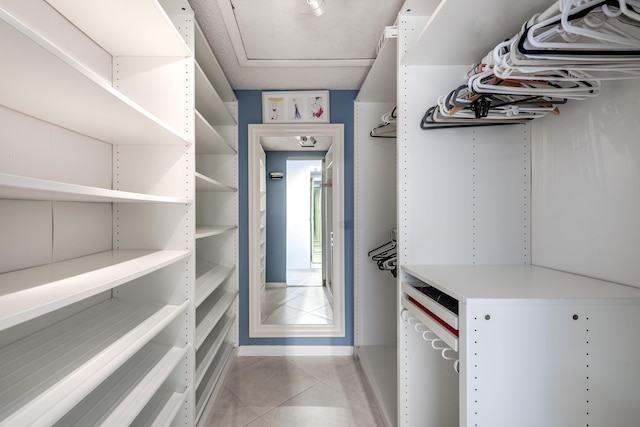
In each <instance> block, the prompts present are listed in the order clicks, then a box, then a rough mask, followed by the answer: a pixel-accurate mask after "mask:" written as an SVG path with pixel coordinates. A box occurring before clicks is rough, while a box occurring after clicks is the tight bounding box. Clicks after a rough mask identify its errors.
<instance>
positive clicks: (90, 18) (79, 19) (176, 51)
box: [46, 0, 191, 56]
mask: <svg viewBox="0 0 640 427" xmlns="http://www.w3.org/2000/svg"><path fill="white" fill-rule="evenodd" d="M46 1H47V3H49V4H50V5H51V6H53V7H54V8H55V9H56V10H58V11H59V12H60V13H61V14H62V15H64V16H65V17H66V18H67V19H68V20H69V21H71V22H72V23H73V24H74V25H75V26H76V27H78V28H79V29H81V30H82V31H83V32H84V33H85V34H87V35H88V36H89V37H91V38H92V39H93V40H94V41H95V42H96V43H98V44H99V45H100V46H101V47H102V48H103V49H104V50H106V51H107V52H109V53H110V54H111V55H112V56H188V55H190V54H191V51H190V49H189V47H188V46H187V44H186V43H185V42H184V40H183V39H182V37H181V36H180V33H178V30H177V29H176V28H175V26H174V25H173V23H172V22H171V20H170V19H169V17H168V16H167V14H166V12H165V11H164V10H163V9H162V7H161V6H160V3H158V2H157V1H139V2H131V1H129V0H97V1H96V0H93V1H91V2H77V1H74V0H46ZM123 10H126V11H127V12H126V13H123V12H122V11H123ZM114 22H117V23H118V24H117V31H114Z"/></svg>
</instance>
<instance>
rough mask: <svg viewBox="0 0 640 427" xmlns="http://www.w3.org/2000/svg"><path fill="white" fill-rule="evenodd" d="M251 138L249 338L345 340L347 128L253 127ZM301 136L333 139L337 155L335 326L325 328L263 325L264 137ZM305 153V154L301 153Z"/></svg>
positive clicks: (334, 171) (334, 235) (305, 325)
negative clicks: (262, 227)
mask: <svg viewBox="0 0 640 427" xmlns="http://www.w3.org/2000/svg"><path fill="white" fill-rule="evenodd" d="M248 130H249V135H248V145H249V146H248V163H249V165H248V166H249V168H248V172H249V176H248V179H249V181H248V191H249V338H266V337H269V338H279V337H344V336H345V317H346V313H345V272H344V261H345V253H344V238H345V229H344V228H345V221H344V125H343V124H313V123H310V124H294V125H286V124H250V125H249V129H248ZM299 135H314V136H327V137H331V138H332V151H333V164H332V169H333V180H332V190H333V191H332V202H333V209H332V215H333V224H334V234H333V254H334V259H333V277H332V278H333V323H331V324H324V325H312V324H303V325H276V324H273V325H272V324H263V323H262V318H261V317H262V315H261V304H260V302H261V294H260V292H261V289H260V215H259V211H260V150H259V147H260V146H261V145H262V143H261V139H262V137H276V136H283V137H293V136H299ZM301 153H303V151H301Z"/></svg>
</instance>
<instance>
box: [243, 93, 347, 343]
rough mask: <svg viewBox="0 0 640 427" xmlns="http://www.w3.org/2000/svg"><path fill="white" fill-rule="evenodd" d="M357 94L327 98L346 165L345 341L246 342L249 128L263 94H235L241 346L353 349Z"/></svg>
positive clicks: (257, 119) (259, 116) (257, 120)
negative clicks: (341, 136) (341, 139)
mask: <svg viewBox="0 0 640 427" xmlns="http://www.w3.org/2000/svg"><path fill="white" fill-rule="evenodd" d="M357 93H358V92H357V91H352V90H337V91H331V92H330V94H329V98H330V104H329V107H330V108H329V111H330V114H331V117H330V121H331V123H343V124H344V162H345V171H344V178H345V189H344V190H345V195H344V209H345V212H344V214H345V308H346V317H345V326H346V334H345V336H344V337H332V338H249V213H248V212H249V197H248V196H249V187H248V167H247V165H248V125H249V124H260V123H262V92H261V91H259V90H237V91H236V96H237V98H238V163H239V177H238V180H239V198H240V199H239V205H240V218H239V221H240V222H239V226H240V229H239V236H240V248H239V253H240V260H239V266H238V275H239V281H240V296H239V306H240V307H239V309H240V313H239V317H240V319H239V325H240V345H340V346H351V345H353V200H354V194H353V167H354V160H353V102H354V100H355V97H356V95H357Z"/></svg>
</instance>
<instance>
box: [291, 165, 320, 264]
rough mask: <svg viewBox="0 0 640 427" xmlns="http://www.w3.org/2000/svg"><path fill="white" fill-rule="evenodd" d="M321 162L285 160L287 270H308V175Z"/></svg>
mask: <svg viewBox="0 0 640 427" xmlns="http://www.w3.org/2000/svg"><path fill="white" fill-rule="evenodd" d="M321 168H322V163H321V161H320V160H287V171H286V172H285V179H286V180H287V270H298V269H309V268H311V262H310V258H311V240H310V239H311V236H310V219H311V202H310V200H311V199H310V198H311V193H310V182H309V174H310V173H311V171H313V170H314V169H317V170H321Z"/></svg>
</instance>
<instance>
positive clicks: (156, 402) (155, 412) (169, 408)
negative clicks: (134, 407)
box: [131, 389, 189, 427]
mask: <svg viewBox="0 0 640 427" xmlns="http://www.w3.org/2000/svg"><path fill="white" fill-rule="evenodd" d="M188 391H189V389H186V390H185V391H184V392H182V393H179V392H176V391H171V390H160V391H158V392H157V393H156V394H155V396H153V399H151V401H149V403H148V404H147V406H146V407H145V408H144V410H143V411H142V412H140V414H139V415H138V418H136V419H135V420H134V421H133V423H131V427H169V426H171V425H172V424H173V420H174V419H175V418H176V416H177V415H178V413H179V412H180V408H181V407H182V406H183V405H184V401H185V400H186V399H187V395H188Z"/></svg>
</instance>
